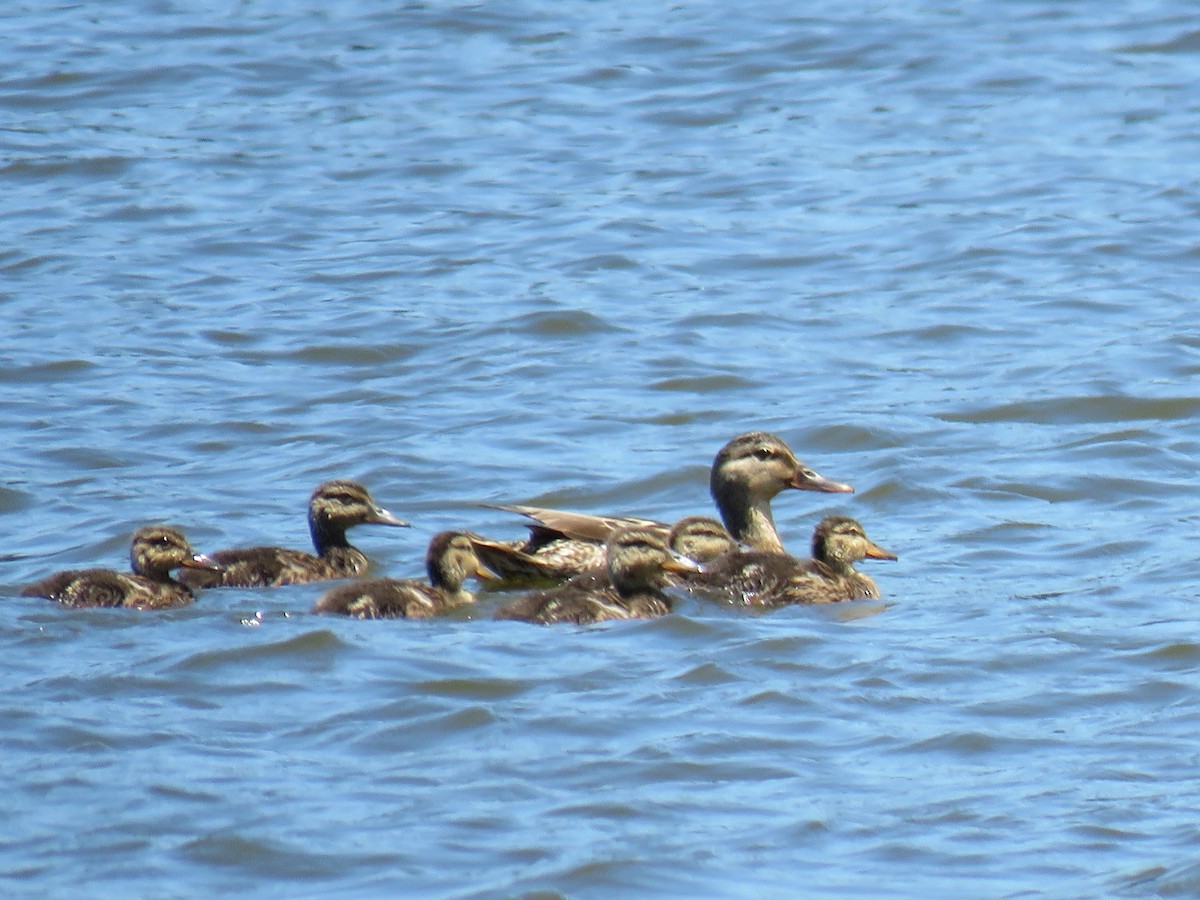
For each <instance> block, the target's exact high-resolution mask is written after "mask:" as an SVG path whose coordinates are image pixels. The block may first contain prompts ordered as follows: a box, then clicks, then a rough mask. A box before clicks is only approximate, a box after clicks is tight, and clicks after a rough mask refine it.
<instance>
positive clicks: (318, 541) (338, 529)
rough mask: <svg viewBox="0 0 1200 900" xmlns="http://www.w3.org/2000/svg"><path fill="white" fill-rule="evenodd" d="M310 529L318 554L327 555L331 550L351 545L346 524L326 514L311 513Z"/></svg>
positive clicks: (309, 519)
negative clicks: (347, 536)
mask: <svg viewBox="0 0 1200 900" xmlns="http://www.w3.org/2000/svg"><path fill="white" fill-rule="evenodd" d="M308 530H309V533H310V534H312V542H313V547H315V548H316V551H317V556H320V557H325V556H328V555H329V553H330V552H331V551H334V550H338V549H345V548H348V547H349V546H350V542H349V541H347V540H346V528H345V526H344V525H342V524H341V523H339V522H335V521H333V520H331V519H328V518H326V517H325V516H322V515H315V516H314V515H310V516H309V517H308Z"/></svg>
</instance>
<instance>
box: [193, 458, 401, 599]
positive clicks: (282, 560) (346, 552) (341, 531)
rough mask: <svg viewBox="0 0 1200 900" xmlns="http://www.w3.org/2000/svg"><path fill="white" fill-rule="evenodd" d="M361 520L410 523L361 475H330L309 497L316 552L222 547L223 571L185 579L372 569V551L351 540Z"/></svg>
mask: <svg viewBox="0 0 1200 900" xmlns="http://www.w3.org/2000/svg"><path fill="white" fill-rule="evenodd" d="M355 525H393V526H399V527H407V526H408V523H407V522H402V521H401V520H400V519H397V518H396V517H395V516H394V515H392V514H391V513H390V512H388V511H387V510H386V509H384V508H383V507H381V506H380V505H379V504H377V503H376V502H375V501H374V500H373V499H372V497H371V495H370V493H369V492H368V491H367V489H366V488H365V487H363V486H362V485H361V484H359V483H358V482H357V481H348V480H345V479H338V480H336V481H326V482H325V483H324V484H320V485H318V486H317V489H316V490H314V491H313V493H312V497H311V498H310V499H309V502H308V530H309V531H310V532H311V533H312V542H313V547H314V548H315V549H316V551H317V553H316V555H315V556H314V555H313V554H311V553H306V552H305V551H303V550H287V549H284V548H283V547H245V548H239V549H233V550H218V551H217V552H216V553H213V554H212V558H213V559H215V560H216V561H217V562H218V563H220V564H221V565H222V566H223V571H221V572H194V573H188V574H187V575H186V576H185V578H184V580H185V581H186V582H187V583H188V584H190V585H192V586H193V587H270V586H276V585H281V584H306V583H309V582H313V581H329V580H331V579H335V578H357V577H359V576H361V575H364V574H366V571H367V567H368V562H367V557H366V555H365V554H363V552H362V551H361V550H359V549H358V548H357V547H353V546H351V544H350V542H349V541H348V540H346V531H347V529H350V528H353V527H354V526H355Z"/></svg>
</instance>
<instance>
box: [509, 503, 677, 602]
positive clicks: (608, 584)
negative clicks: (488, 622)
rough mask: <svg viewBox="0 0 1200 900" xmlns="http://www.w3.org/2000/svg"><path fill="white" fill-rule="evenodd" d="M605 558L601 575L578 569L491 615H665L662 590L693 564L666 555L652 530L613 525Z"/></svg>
mask: <svg viewBox="0 0 1200 900" xmlns="http://www.w3.org/2000/svg"><path fill="white" fill-rule="evenodd" d="M605 556H606V558H607V562H606V564H605V569H604V570H603V574H599V573H597V572H594V571H592V572H584V573H581V574H579V575H576V576H575V577H574V578H572V579H571V580H570V581H568V582H567V583H566V584H563V585H560V586H558V587H557V588H552V589H550V590H546V591H536V592H534V593H532V594H526V595H525V596H524V597H521V598H520V599H518V600H517V601H515V602H514V603H511V604H509V605H508V606H506V607H504V608H502V609H500V610H499V611H498V612H497V613H496V618H497V619H516V620H519V621H523V622H535V623H538V624H541V625H548V624H550V623H552V622H574V623H575V624H576V625H586V624H590V623H592V622H604V621H606V620H608V619H653V618H656V617H658V616H665V615H666V614H667V613H669V612H670V611H671V598H670V597H668V596H667V595H666V594H664V593H663V590H662V589H663V588H664V587H666V586H667V584H668V581H669V579H670V577H671V574H672V573H678V572H690V571H693V570H694V568H695V566H694V565H693V564H691V563H690V562H687V561H685V560H681V559H679V558H677V557H676V556H674V555H673V554H672V553H671V551H670V550H669V549H668V548H667V545H666V543H665V542H664V541H663V538H662V533H661V532H660V531H659V529H657V528H646V527H641V526H632V527H628V526H627V527H623V528H618V529H617V530H616V531H614V532H613V533H612V534H611V535H610V536H609V538H608V541H607V542H606V543H605Z"/></svg>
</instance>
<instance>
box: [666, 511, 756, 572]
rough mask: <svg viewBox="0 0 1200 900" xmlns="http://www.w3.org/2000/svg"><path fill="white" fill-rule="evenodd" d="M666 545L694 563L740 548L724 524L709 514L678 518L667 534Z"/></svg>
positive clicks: (707, 560)
mask: <svg viewBox="0 0 1200 900" xmlns="http://www.w3.org/2000/svg"><path fill="white" fill-rule="evenodd" d="M667 546H668V547H670V548H671V549H672V550H673V551H674V552H676V553H678V554H679V555H680V556H686V557H687V558H688V559H690V560H691V561H692V562H695V563H710V562H712V561H713V560H714V559H716V558H717V557H719V556H724V555H725V554H726V553H732V552H734V551H735V550H739V549H741V548H740V547H739V546H738V542H737V541H735V540H734V539H733V535H731V534H730V533H729V531H728V530H726V528H725V526H724V525H722V524H721V523H720V522H718V521H717V520H716V519H714V518H711V517H710V516H687V517H686V518H683V519H680V520H679V521H678V522H676V523H675V525H674V526H673V527H672V528H671V532H670V534H668V535H667Z"/></svg>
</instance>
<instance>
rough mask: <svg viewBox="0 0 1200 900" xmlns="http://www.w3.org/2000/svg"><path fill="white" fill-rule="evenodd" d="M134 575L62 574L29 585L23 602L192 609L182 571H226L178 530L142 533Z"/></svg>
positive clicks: (135, 546) (136, 538) (133, 558)
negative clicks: (174, 573) (178, 576)
mask: <svg viewBox="0 0 1200 900" xmlns="http://www.w3.org/2000/svg"><path fill="white" fill-rule="evenodd" d="M129 562H130V565H131V567H132V569H133V572H132V574H130V573H126V572H116V571H113V570H111V569H76V570H73V571H68V572H58V573H57V574H55V575H51V576H50V577H49V578H44V579H42V580H41V581H39V582H37V583H35V584H31V585H28V586H27V587H25V588H24V589H22V591H21V596H23V597H48V598H50V599H51V600H55V601H57V602H59V603H61V604H63V605H64V606H125V607H130V608H132V609H171V608H174V607H178V606H187V605H188V604H189V603H192V602H194V601H195V599H196V597H195V595H194V594H193V593H192V592H191V590H190V589H189V588H188V587H187V585H185V584H181V583H180V582H178V581H176V580H175V579H173V578H172V577H171V570H172V569H177V568H180V567H181V566H183V567H186V568H191V569H201V570H211V571H220V568H221V567H220V565H218V564H217V563H216V562H214V561H213V560H212V559H210V558H209V557H207V556H204V555H202V554H199V553H197V552H196V551H195V550H193V549H192V546H191V544H189V543H188V541H187V538H185V537H184V536H183V534H182V533H181V532H179V531H178V530H177V529H175V528H170V527H168V526H166V525H150V526H147V527H145V528H139V529H138V530H137V531H136V532H134V535H133V541H132V544H131V545H130V548H129Z"/></svg>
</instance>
